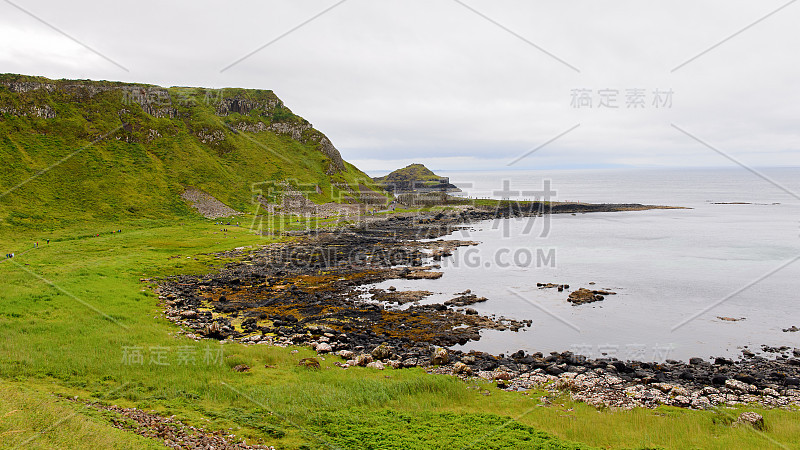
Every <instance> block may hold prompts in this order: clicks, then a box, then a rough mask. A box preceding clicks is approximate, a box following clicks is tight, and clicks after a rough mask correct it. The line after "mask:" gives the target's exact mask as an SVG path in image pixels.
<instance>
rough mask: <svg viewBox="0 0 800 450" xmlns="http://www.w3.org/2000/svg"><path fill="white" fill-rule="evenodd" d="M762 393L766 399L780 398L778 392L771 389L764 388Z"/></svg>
mask: <svg viewBox="0 0 800 450" xmlns="http://www.w3.org/2000/svg"><path fill="white" fill-rule="evenodd" d="M763 393H764V395H765V396H768V397H779V396H780V394H779V393H778V391H776V390H775V389H772V388H764V391H763Z"/></svg>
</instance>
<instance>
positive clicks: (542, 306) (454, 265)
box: [375, 168, 800, 361]
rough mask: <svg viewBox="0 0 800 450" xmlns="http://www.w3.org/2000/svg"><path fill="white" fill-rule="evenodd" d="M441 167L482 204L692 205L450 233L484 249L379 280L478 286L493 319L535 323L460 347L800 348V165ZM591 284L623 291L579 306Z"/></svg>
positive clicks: (608, 350) (594, 350)
mask: <svg viewBox="0 0 800 450" xmlns="http://www.w3.org/2000/svg"><path fill="white" fill-rule="evenodd" d="M442 175H444V176H449V177H450V181H451V183H453V184H455V185H456V186H459V187H460V188H461V189H462V191H463V192H462V193H461V194H460V195H463V196H465V197H469V198H507V199H509V200H512V201H513V200H522V199H534V198H539V199H543V198H545V197H547V198H549V199H550V200H552V201H574V202H586V203H641V204H647V205H664V206H676V207H681V208H682V209H653V210H646V211H626V212H602V213H582V214H553V215H544V216H541V217H529V218H510V219H496V220H487V221H483V222H478V223H473V224H470V225H469V226H466V227H464V228H461V229H459V230H457V231H455V232H454V233H452V234H451V235H449V236H445V237H443V239H461V240H469V241H476V242H479V244H478V245H477V246H469V247H460V248H459V249H457V250H456V251H455V252H454V253H453V255H452V256H449V257H446V258H443V260H442V261H441V262H439V264H440V265H441V269H440V270H441V271H442V272H444V275H443V276H442V278H440V279H437V280H388V281H385V282H382V283H380V284H378V285H375V286H376V287H380V288H388V287H389V286H395V287H396V288H397V289H401V290H429V291H432V292H433V293H434V294H433V295H432V296H430V297H428V298H427V299H425V300H423V301H422V303H440V302H443V301H445V300H447V299H450V298H453V297H455V296H456V295H457V294H458V293H461V292H463V291H465V290H466V289H469V290H470V291H471V292H472V293H474V294H476V295H478V296H482V297H486V298H487V301H485V302H482V303H477V304H475V305H472V307H473V308H474V309H476V310H477V311H478V312H479V313H480V314H483V315H491V316H494V317H496V318H500V317H504V318H508V319H514V320H531V321H532V324H531V326H530V327H525V328H523V329H522V330H520V331H517V332H513V331H508V330H507V331H496V330H488V331H484V332H482V334H481V339H480V340H479V341H472V342H469V343H467V344H465V345H462V346H456V347H455V348H458V349H461V350H465V351H466V350H473V349H474V350H480V351H486V352H490V353H492V354H500V353H504V354H509V353H512V352H516V351H518V350H524V351H525V352H528V353H532V352H543V353H545V354H547V353H548V352H553V351H558V352H562V351H572V352H574V353H576V354H582V355H584V356H587V357H590V358H598V357H616V358H618V359H620V360H640V361H665V360H668V359H675V360H687V359H688V358H690V357H701V358H711V357H717V356H725V357H733V358H736V357H738V356H740V355H741V352H742V350H743V349H745V348H748V349H749V350H751V351H753V352H754V353H760V352H762V346H764V345H767V346H770V347H780V346H788V347H792V348H800V331H799V332H785V331H783V330H784V329H790V328H791V327H792V326H797V327H799V328H800V168H763V169H743V168H720V169H601V170H597V169H594V170H553V171H502V172H449V173H442ZM537 283H554V284H565V285H569V288H568V289H566V290H564V291H563V292H559V291H558V290H557V289H555V288H549V289H548V288H545V289H542V288H540V287H538V286H537ZM581 287H583V288H587V289H594V290H606V291H609V292H615V293H616V294H614V295H606V296H604V297H605V298H604V300H602V301H599V302H594V303H590V304H585V305H580V306H573V305H572V304H571V303H569V302H567V296H568V294H569V292H571V291H573V290H576V289H578V288H581ZM731 319H735V320H731Z"/></svg>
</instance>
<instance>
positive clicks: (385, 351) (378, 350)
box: [372, 342, 392, 360]
mask: <svg viewBox="0 0 800 450" xmlns="http://www.w3.org/2000/svg"><path fill="white" fill-rule="evenodd" d="M372 357H373V358H375V359H376V360H380V359H389V358H391V357H392V348H391V347H389V346H388V345H386V343H385V342H384V343H383V344H381V345H379V346H377V347H375V348H374V349H373V350H372Z"/></svg>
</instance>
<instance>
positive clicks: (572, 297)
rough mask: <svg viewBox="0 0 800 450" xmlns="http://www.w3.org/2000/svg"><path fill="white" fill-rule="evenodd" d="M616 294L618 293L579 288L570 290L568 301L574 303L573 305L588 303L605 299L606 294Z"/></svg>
mask: <svg viewBox="0 0 800 450" xmlns="http://www.w3.org/2000/svg"><path fill="white" fill-rule="evenodd" d="M614 294H616V292H609V291H598V290H590V289H586V288H579V289H578V290H577V291H572V292H570V294H569V297H567V301H568V302H570V303H572V305H573V306H578V305H584V304H586V303H593V302H599V301H602V300H603V299H605V296H606V295H614Z"/></svg>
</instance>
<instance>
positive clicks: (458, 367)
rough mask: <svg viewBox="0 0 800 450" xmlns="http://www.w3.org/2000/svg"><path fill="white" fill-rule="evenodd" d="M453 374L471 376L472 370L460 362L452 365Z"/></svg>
mask: <svg viewBox="0 0 800 450" xmlns="http://www.w3.org/2000/svg"><path fill="white" fill-rule="evenodd" d="M453 373H454V374H456V375H471V374H472V368H470V367H469V366H468V365H466V364H464V363H462V362H457V363H455V364H453Z"/></svg>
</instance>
